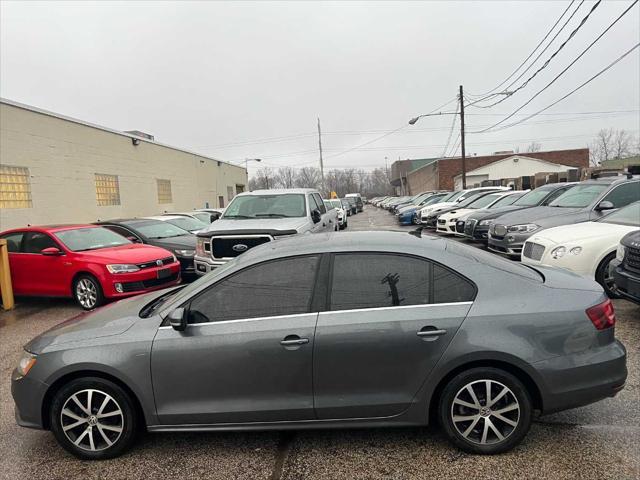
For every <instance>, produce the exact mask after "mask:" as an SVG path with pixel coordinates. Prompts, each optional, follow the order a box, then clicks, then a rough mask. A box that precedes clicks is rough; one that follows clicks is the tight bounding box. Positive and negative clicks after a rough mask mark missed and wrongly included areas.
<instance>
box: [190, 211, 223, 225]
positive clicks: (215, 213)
mask: <svg viewBox="0 0 640 480" xmlns="http://www.w3.org/2000/svg"><path fill="white" fill-rule="evenodd" d="M225 210H226V209H225V208H198V209H196V210H194V213H208V214H209V223H213V222H215V221H216V220H218V219H219V218H220V217H221V216H222V214H223V213H224V211H225Z"/></svg>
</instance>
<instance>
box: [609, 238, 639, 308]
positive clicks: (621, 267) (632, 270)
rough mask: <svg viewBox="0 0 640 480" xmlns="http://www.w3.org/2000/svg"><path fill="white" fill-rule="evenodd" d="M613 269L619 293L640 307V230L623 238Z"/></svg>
mask: <svg viewBox="0 0 640 480" xmlns="http://www.w3.org/2000/svg"><path fill="white" fill-rule="evenodd" d="M611 268H612V269H613V277H614V279H615V284H616V287H617V289H618V291H617V293H619V294H620V295H622V296H623V297H625V298H627V299H629V300H631V301H632V302H635V303H637V304H639V305H640V230H636V231H633V232H630V233H627V234H626V235H625V236H624V237H622V240H620V246H619V247H618V252H617V254H616V260H614V261H613V262H612V267H611Z"/></svg>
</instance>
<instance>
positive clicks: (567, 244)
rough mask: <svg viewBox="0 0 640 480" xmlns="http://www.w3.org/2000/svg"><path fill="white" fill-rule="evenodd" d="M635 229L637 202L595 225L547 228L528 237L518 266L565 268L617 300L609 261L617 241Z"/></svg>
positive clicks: (639, 218)
mask: <svg viewBox="0 0 640 480" xmlns="http://www.w3.org/2000/svg"><path fill="white" fill-rule="evenodd" d="M638 229H640V202H635V203H632V204H630V205H627V206H626V207H623V208H621V209H619V210H615V211H613V212H611V213H609V214H608V215H606V216H604V217H603V218H601V219H599V220H596V221H595V222H582V223H574V224H571V225H562V226H559V227H552V228H547V229H545V230H542V231H541V232H540V233H536V234H534V235H532V236H531V237H529V238H528V239H527V240H526V241H525V242H524V247H523V249H522V263H524V264H527V265H549V266H551V267H560V268H566V269H568V270H571V271H572V272H575V273H577V274H580V275H585V276H587V277H589V278H594V279H595V280H596V282H598V283H599V284H600V285H602V287H603V288H604V291H605V293H606V294H607V295H608V296H609V297H610V298H617V297H618V291H617V288H616V285H615V281H614V276H613V268H612V262H613V261H614V260H615V258H616V251H617V249H618V245H619V244H620V240H621V239H622V238H623V237H624V236H625V235H626V234H627V233H630V232H632V231H635V230H638Z"/></svg>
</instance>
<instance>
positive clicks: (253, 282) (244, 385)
mask: <svg viewBox="0 0 640 480" xmlns="http://www.w3.org/2000/svg"><path fill="white" fill-rule="evenodd" d="M304 239H305V241H300V237H296V238H291V239H286V240H284V239H283V240H279V241H276V242H271V243H268V244H264V245H262V246H260V247H256V248H254V249H251V250H250V251H248V252H247V253H246V254H243V255H241V256H239V257H238V258H236V259H235V260H233V261H230V262H228V263H227V264H225V265H224V266H222V267H221V268H219V269H218V270H216V271H214V272H212V273H211V274H210V275H207V276H205V277H202V278H201V279H199V280H197V281H196V282H194V283H192V284H191V285H187V286H185V287H183V288H174V289H169V290H164V291H162V292H158V293H152V294H147V295H143V296H140V297H136V298H133V299H127V300H123V301H121V302H118V303H117V304H114V305H112V306H111V307H109V308H106V309H99V310H96V311H95V312H92V313H90V314H85V315H82V316H79V317H76V318H74V319H72V320H69V321H67V322H65V323H62V324H60V325H58V326H57V327H54V328H53V329H51V330H49V331H47V332H45V333H43V334H41V335H39V336H37V337H36V338H34V339H33V340H31V341H30V342H29V343H27V345H25V350H24V352H23V355H22V357H21V358H20V360H19V363H18V366H17V368H16V369H15V370H14V372H13V374H12V381H11V391H12V395H13V398H14V401H15V404H16V421H17V422H18V424H19V425H22V426H25V427H31V428H39V429H50V430H51V431H52V432H53V434H54V436H55V438H56V439H57V441H58V442H59V443H60V445H62V447H64V448H65V449H67V450H68V451H69V452H71V453H72V454H74V455H76V456H78V457H80V458H83V459H105V458H110V457H114V456H117V455H119V454H121V453H123V452H125V451H126V450H127V449H128V448H129V447H131V445H132V443H133V442H134V439H135V432H136V430H137V429H138V428H140V427H146V429H147V430H148V431H151V432H175V431H192V432H202V431H219V430H264V429H268V430H273V429H301V428H305V429H307V428H331V427H353V426H358V427H364V426H371V427H384V426H407V425H425V424H427V423H428V422H429V421H430V418H432V417H437V418H438V419H439V422H440V424H441V425H442V428H443V430H444V433H445V435H446V436H447V438H448V439H449V440H450V441H451V442H452V443H453V444H454V445H456V446H458V447H459V448H461V449H462V450H464V451H467V452H472V453H479V454H493V453H500V452H504V451H507V450H509V449H511V448H513V447H514V446H515V445H517V444H518V443H519V442H520V441H521V440H522V439H523V438H524V436H525V435H526V433H527V431H528V430H529V427H530V425H531V421H532V418H533V415H534V412H536V414H537V413H541V414H546V413H551V412H556V411H560V410H564V409H568V408H572V407H577V406H581V405H585V404H588V403H592V402H595V401H597V400H600V399H602V398H606V397H609V396H613V395H615V394H616V393H617V392H618V391H619V390H620V389H622V388H623V386H624V383H625V379H626V376H627V370H626V351H625V348H624V346H623V345H622V344H621V343H620V342H619V341H618V340H616V338H615V313H614V311H613V306H612V304H611V302H610V301H609V300H608V299H607V298H606V296H605V295H604V294H603V291H602V288H601V287H600V286H599V285H598V284H597V283H595V282H594V281H592V280H590V279H586V278H583V277H579V276H576V275H575V274H572V273H570V272H566V271H563V270H560V269H552V268H548V267H535V268H529V267H525V266H523V265H519V264H515V263H513V262H509V261H507V260H504V259H502V258H499V257H497V256H495V255H491V254H488V253H486V252H482V251H478V250H477V249H473V248H471V247H468V246H465V245H461V244H458V243H456V242H450V241H447V240H445V239H442V238H435V237H429V238H426V237H422V238H421V237H419V236H416V235H412V234H408V233H400V232H357V233H343V234H341V235H330V234H321V235H309V236H305V237H304Z"/></svg>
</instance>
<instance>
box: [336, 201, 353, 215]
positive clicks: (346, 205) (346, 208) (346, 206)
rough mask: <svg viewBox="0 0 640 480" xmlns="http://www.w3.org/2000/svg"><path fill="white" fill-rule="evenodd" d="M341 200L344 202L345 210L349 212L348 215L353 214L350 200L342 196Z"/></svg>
mask: <svg viewBox="0 0 640 480" xmlns="http://www.w3.org/2000/svg"><path fill="white" fill-rule="evenodd" d="M339 200H340V203H341V204H342V208H343V210H344V211H345V212H346V213H347V217H350V216H351V215H353V212H352V211H351V210H352V208H353V207H352V206H351V203H349V200H346V199H344V198H340V199H339Z"/></svg>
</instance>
